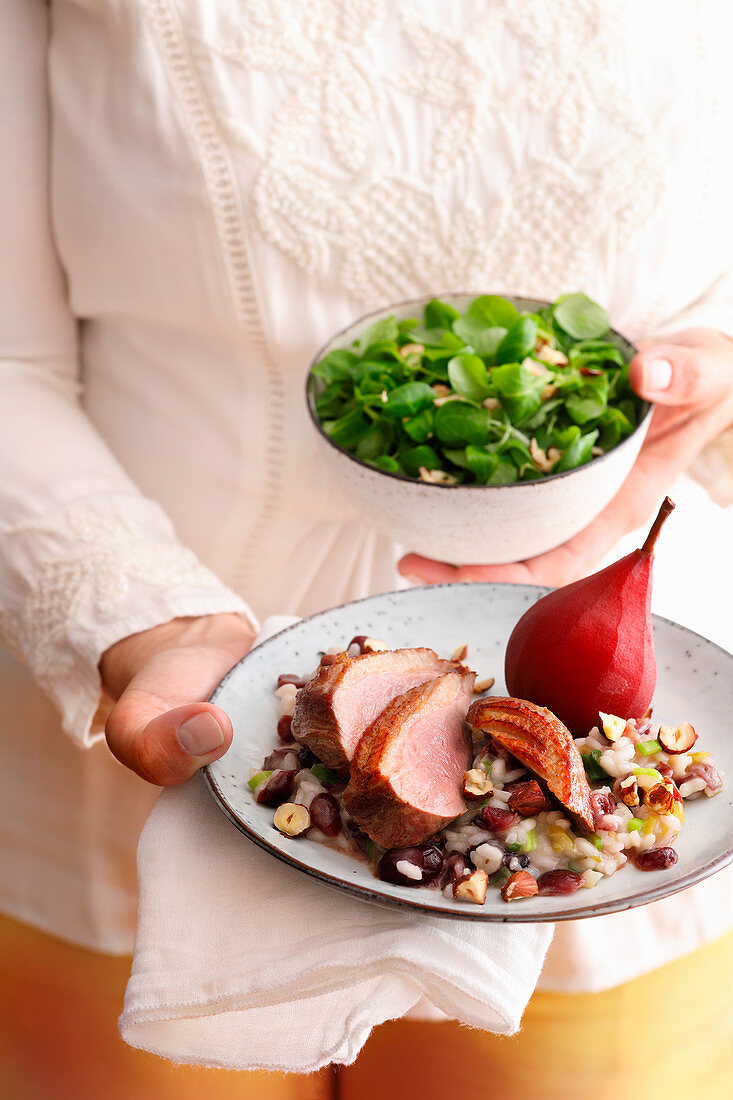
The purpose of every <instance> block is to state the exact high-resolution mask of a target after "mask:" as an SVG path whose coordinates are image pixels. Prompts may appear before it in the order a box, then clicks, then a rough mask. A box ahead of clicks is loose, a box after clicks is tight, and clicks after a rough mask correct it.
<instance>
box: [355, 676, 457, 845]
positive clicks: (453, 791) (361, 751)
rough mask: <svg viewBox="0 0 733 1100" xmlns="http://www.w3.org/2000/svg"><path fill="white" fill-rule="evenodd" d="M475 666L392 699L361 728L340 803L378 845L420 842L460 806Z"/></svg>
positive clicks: (441, 825) (454, 816)
mask: <svg viewBox="0 0 733 1100" xmlns="http://www.w3.org/2000/svg"><path fill="white" fill-rule="evenodd" d="M475 678H476V677H475V673H473V672H470V671H469V670H468V669H467V668H464V667H463V666H458V667H457V668H456V667H454V669H453V671H451V672H448V673H446V674H445V675H443V676H440V677H439V679H437V680H432V681H431V682H429V683H424V684H420V685H418V686H417V687H413V688H411V689H410V690H409V691H407V692H406V693H405V694H404V695H401V696H399V698H397V699H393V700H392V702H391V703H390V704H389V705H388V706H387V707H386V709H385V710H384V711H383V713H382V714H381V715H380V716H379V717H378V718H377V719H376V721H375V722H373V724H372V725H371V726H370V727H369V729H368V730H366V732H365V733H364V735H363V737H362V738H361V740H360V742H359V746H358V748H357V750H356V754H355V756H354V759H353V761H352V763H351V781H350V783H349V785H348V787H347V788H346V790H345V791H344V804H345V806H346V809H347V810H348V812H349V813H350V814H351V816H352V817H353V819H354V821H356V823H357V825H359V826H360V828H361V829H363V830H364V832H365V833H367V834H368V835H369V836H370V837H371V839H372V840H374V841H375V842H376V843H377V844H381V845H382V847H383V848H401V847H405V846H407V845H412V844H421V843H423V841H425V840H427V839H428V838H429V837H430V836H432V835H433V834H434V833H436V832H437V831H438V830H439V829H442V828H443V826H444V825H446V824H447V823H448V822H449V821H453V819H454V818H456V817H459V816H460V815H461V814H462V813H463V812H464V811H465V809H466V806H465V803H464V801H463V776H464V774H465V772H466V771H467V769H468V767H469V764H470V759H471V740H470V736H469V731H468V726H467V724H466V712H467V711H468V707H469V703H470V701H471V696H472V691H473V682H474V680H475Z"/></svg>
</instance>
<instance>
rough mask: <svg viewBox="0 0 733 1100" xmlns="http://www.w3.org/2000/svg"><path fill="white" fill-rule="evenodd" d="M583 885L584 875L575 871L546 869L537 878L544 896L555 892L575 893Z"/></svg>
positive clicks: (540, 892)
mask: <svg viewBox="0 0 733 1100" xmlns="http://www.w3.org/2000/svg"><path fill="white" fill-rule="evenodd" d="M582 885H583V876H582V875H578V874H576V872H575V871H545V873H544V875H540V877H539V878H538V879H537V886H538V893H539V894H540V895H541V896H542V897H551V896H552V895H553V894H574V893H575V891H576V890H579V889H580V887H581V886H582Z"/></svg>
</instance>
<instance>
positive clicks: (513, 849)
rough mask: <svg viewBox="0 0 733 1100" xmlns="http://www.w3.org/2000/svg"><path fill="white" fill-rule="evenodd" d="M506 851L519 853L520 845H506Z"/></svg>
mask: <svg viewBox="0 0 733 1100" xmlns="http://www.w3.org/2000/svg"><path fill="white" fill-rule="evenodd" d="M507 849H508V850H509V851H510V852H521V850H522V845H521V844H507Z"/></svg>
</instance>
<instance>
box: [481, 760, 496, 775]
mask: <svg viewBox="0 0 733 1100" xmlns="http://www.w3.org/2000/svg"><path fill="white" fill-rule="evenodd" d="M493 764H494V761H493V760H482V761H481V767H482V768H483V769H484V771H485V772H486V774H487V775H489V776H490V775H491V768H492V766H493Z"/></svg>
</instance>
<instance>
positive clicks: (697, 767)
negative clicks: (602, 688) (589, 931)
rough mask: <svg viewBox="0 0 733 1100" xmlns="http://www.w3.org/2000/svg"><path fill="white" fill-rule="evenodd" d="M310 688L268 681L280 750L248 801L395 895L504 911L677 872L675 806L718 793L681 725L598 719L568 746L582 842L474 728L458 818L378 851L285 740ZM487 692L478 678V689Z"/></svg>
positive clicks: (719, 780) (292, 678)
mask: <svg viewBox="0 0 733 1100" xmlns="http://www.w3.org/2000/svg"><path fill="white" fill-rule="evenodd" d="M363 644H364V639H355V640H354V641H353V642H352V643H351V645H350V647H349V653H350V654H351V655H352V656H355V655H358V654H359V653H361V652H362V651H363V650H362V647H363ZM375 644H379V645H382V648H386V647H385V646H384V645H383V643H375ZM331 652H332V653H336V652H342V650H341V649H336V650H332V651H331ZM462 656H465V653H464V654H462ZM324 659H325V660H326V661H328V659H329V658H328V655H326V656H325V658H324ZM313 675H314V674H313ZM311 678H312V677H311V676H307V677H304V678H300V677H298V676H296V675H283V676H281V677H280V678H279V680H278V684H277V687H276V691H277V694H278V696H279V698H280V711H281V714H280V718H279V721H278V725H277V734H278V739H279V744H278V746H277V747H274V748H273V751H272V752H271V753H270V754H269V756H268V757H267V758H266V759H265V760H264V762H263V765H262V768H261V769H259V770H255V771H253V773H252V775H251V778H250V780H249V786H250V789H251V790H252V793H253V797H254V798H255V799H256V801H257V802H259V803H261V804H263V805H267V806H271V807H273V809H274V817H273V825H274V827H275V828H277V829H279V830H280V831H281V832H282V833H284V834H285V835H287V836H292V837H296V836H306V837H307V838H308V839H309V840H311V841H315V842H317V843H321V844H328V845H331V846H335V847H336V848H338V849H339V850H341V851H342V852H344V853H346V854H349V855H352V856H355V857H356V858H358V859H360V860H364V861H367V862H368V863H369V864H370V865H371V866H372V867H373V870H374V873H375V875H377V876H378V877H380V878H382V879H384V880H386V881H389V882H392V883H396V884H399V885H403V886H412V887H427V888H431V889H436V890H437V889H439V890H442V891H443V893H444V894H445V896H446V897H450V898H458V899H462V900H464V901H466V902H468V903H474V904H483V902H484V900H485V898H486V896H487V891H488V890H491V889H496V890H499V891H501V896H502V897H503V898H504V900H505V901H513V900H518V899H521V898H525V897H531V896H533V895H535V894H539V895H555V894H569V893H573V892H574V891H576V890H579V889H590V888H592V887H594V886H596V885H597V884H598V883H599V882H601V881H602V879H603V878H604V877H608V876H610V875H613V874H615V873H616V872H617V871H619V870H620V869H621V868H622V867H623V866H624V864H626V863H627V862H631V863H632V864H633V865H634V866H636V867H637V868H639V869H640V870H663V869H665V868H668V867H671V866H673V865H674V864H675V863H676V862H677V853H676V851H675V847H674V845H675V842H676V839H677V836H678V834H679V832H680V830H681V829H682V827H683V825H684V820H685V802H689V801H692V800H694V799H701V798H711V797H713V796H714V795H716V794H717V793H718V792H719V791H720V790H721V789H722V786H723V775H722V773H721V772H720V771H719V770H718V769H717V768H716V766H715V762H714V761H713V759H712V757H711V755H710V753H709V752H706V751H704V750H701V749H698V748H697V746H696V741H697V735H696V734H695V731H694V730H693V729H692V727H691V726H689V724H687V723H685V724H684V725H683V726H680V727H669V726H664V725H662V724H660V723H654V722H652V721H651V717H647V718H645V719H643V720H640V721H639V720H635V719H633V718H630V719H625V718H623V717H622V716H617V715H601V716H600V718H601V722H600V724H599V725H598V726H594V727H593V729H591V730H590V732H589V733H588V736H587V737H580V738H576V739H575V744H576V745H577V747H578V749H579V751H580V753H581V756H582V759H583V764H584V766H585V770H586V775H587V778H588V782H589V786H590V789H591V792H592V793H591V802H592V807H593V820H594V825H595V831H594V832H593V833H589V834H587V835H584V833H583V832H581V830H580V829H579V828H578V827H577V826H576V825H575V824H574V823H573V821H571V819H570V816H569V815H568V814H567V813H566V812H565V811H564V810H563V809H562V808H561V807H559V804H557V803H555V802H554V800H553V799H552V798H551V797H550V796H547V795H546V794H545V793H544V791H543V790H542V788H541V787H540V785H539V784H538V783H537V782H536V779H535V777H534V776H533V775H532V774H531V773H530V772H529V771H528V770H527V769H526V768H525V767H523V766H522V765H521V764H520V763H519V762H518V761H517V760H516V759H514V758H513V757H512V756H511V755H510V754H509V753H508V752H507V751H506V749H504V748H503V747H502V746H501V745H499V744H498V743H497V742H496V741H494V740H493V739H492V737H491V736H490V735H486V734H485V733H483V732H481V731H479V730H472V739H473V760H472V765H471V768H470V769H469V771H468V772H467V773H466V775H465V777H464V794H465V796H466V806H467V809H466V812H465V813H464V814H462V815H461V816H460V817H458V818H456V819H455V820H454V821H452V822H451V823H450V824H448V825H447V826H446V827H445V828H444V829H442V830H441V831H440V832H439V833H437V834H436V835H435V836H433V837H431V838H430V839H429V840H428V841H427V842H426V843H425V844H422V845H419V846H415V847H410V848H400V849H393V850H391V851H385V850H384V849H383V848H380V847H379V846H378V845H376V844H375V843H374V842H373V841H372V840H370V839H369V837H368V836H367V835H366V833H364V832H362V830H361V829H360V828H359V827H358V825H357V824H356V822H354V821H353V820H352V819H351V818H350V816H349V814H348V813H347V811H346V809H345V807H344V803H343V799H342V797H341V796H342V793H343V791H344V789H345V787H346V781H345V779H343V778H342V777H341V776H340V775H338V774H337V773H335V772H333V771H331V769H329V768H327V767H326V766H325V765H324V764H323V763H322V762H320V761H319V760H318V759H317V758H316V757H315V756H314V755H313V753H312V752H311V751H310V750H309V749H307V748H305V747H303V746H301V745H299V744H297V743H296V742H295V741H294V740H293V739H292V735H291V729H290V726H291V716H292V713H293V709H294V706H295V699H296V696H297V692H298V690H299V688H300V687H302V686H303V684H304V683H306V682H307V681H308V680H309V679H311ZM492 685H493V681H491V680H486V681H483V682H481V683H480V684H478V685H477V688H478V689H479V690H484V689H488V688H490V687H491V686H492ZM665 746H666V747H665ZM680 746H682V750H681V749H680ZM688 746H689V748H688V751H684V748H686V747H688Z"/></svg>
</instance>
